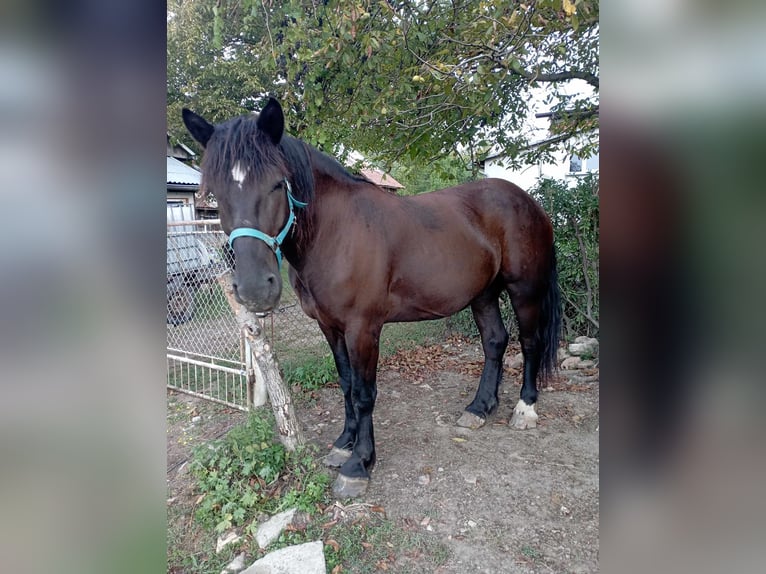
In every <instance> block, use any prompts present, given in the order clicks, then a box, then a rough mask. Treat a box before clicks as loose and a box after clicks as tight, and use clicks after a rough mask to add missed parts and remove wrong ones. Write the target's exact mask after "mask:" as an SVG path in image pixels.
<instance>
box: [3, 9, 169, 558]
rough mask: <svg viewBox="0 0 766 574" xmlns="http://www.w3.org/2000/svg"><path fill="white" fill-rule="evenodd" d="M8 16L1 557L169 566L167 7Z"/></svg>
mask: <svg viewBox="0 0 766 574" xmlns="http://www.w3.org/2000/svg"><path fill="white" fill-rule="evenodd" d="M2 13H3V18H2V22H1V23H0V29H1V30H2V34H0V38H2V40H0V121H2V129H1V130H0V197H1V198H2V201H1V202H0V206H2V209H3V224H2V225H0V238H2V241H0V264H2V274H0V325H2V331H0V337H1V338H2V341H0V343H1V344H0V364H2V366H3V372H2V378H1V379H0V380H1V381H2V383H0V385H2V386H1V388H2V400H0V437H1V438H0V460H2V463H0V469H1V470H0V506H1V507H2V508H3V511H2V513H0V514H1V515H2V518H0V564H2V565H3V570H4V571H7V572H35V571H41V572H42V571H47V572H50V571H54V572H64V573H66V572H78V573H84V572H161V571H164V565H165V508H164V504H165V484H164V468H165V445H164V440H165V439H164V437H165V431H164V423H165V417H164V412H165V397H164V394H165V392H164V385H163V383H162V381H163V373H164V368H165V363H164V358H163V347H164V320H163V317H164V314H165V311H164V307H165V304H164V302H163V299H164V295H163V294H162V293H163V292H164V289H162V286H161V281H162V279H161V277H162V274H163V273H164V271H163V270H164V258H165V255H164V249H163V248H162V245H163V242H164V223H163V218H164V216H163V215H162V213H163V211H164V210H163V208H162V204H163V203H164V196H165V191H164V187H165V184H164V181H163V179H162V178H163V177H164V175H163V173H164V168H163V163H164V162H163V158H162V147H163V146H164V145H165V142H164V140H165V135H164V131H165V121H164V120H165V118H164V113H165V56H164V54H165V47H164V44H165V19H166V15H165V10H164V4H162V3H159V4H158V3H155V2H147V1H139V2H94V1H78V2H44V3H21V2H10V3H7V4H5V5H4V6H3V10H2Z"/></svg>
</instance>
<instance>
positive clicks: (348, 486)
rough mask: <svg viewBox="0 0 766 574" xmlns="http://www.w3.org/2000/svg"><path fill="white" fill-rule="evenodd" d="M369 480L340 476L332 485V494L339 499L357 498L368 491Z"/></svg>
mask: <svg viewBox="0 0 766 574" xmlns="http://www.w3.org/2000/svg"><path fill="white" fill-rule="evenodd" d="M369 483H370V479H369V478H362V477H349V476H343V475H342V474H339V475H338V478H336V479H335V482H334V483H333V485H332V493H333V494H334V495H335V496H336V497H338V498H355V497H357V496H361V495H362V494H364V493H365V492H366V491H367V485H368V484H369Z"/></svg>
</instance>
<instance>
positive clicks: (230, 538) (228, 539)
mask: <svg viewBox="0 0 766 574" xmlns="http://www.w3.org/2000/svg"><path fill="white" fill-rule="evenodd" d="M239 541H240V536H239V534H237V531H236V530H229V531H228V532H226V533H224V534H221V535H220V536H219V537H218V540H217V541H216V543H215V553H216V554H220V553H221V550H223V549H224V547H226V546H228V545H229V544H233V543H234V542H239Z"/></svg>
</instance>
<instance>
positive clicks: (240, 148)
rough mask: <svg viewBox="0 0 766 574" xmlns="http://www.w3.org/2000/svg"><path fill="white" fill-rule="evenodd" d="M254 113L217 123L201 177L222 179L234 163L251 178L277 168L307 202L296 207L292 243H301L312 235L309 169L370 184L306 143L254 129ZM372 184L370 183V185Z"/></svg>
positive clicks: (297, 196)
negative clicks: (244, 168) (275, 137)
mask: <svg viewBox="0 0 766 574" xmlns="http://www.w3.org/2000/svg"><path fill="white" fill-rule="evenodd" d="M257 121H258V116H257V115H255V114H249V115H244V116H239V117H236V118H232V119H231V120H228V121H226V122H224V123H222V124H219V125H218V126H217V129H216V131H215V136H214V138H212V139H211V141H210V142H209V143H208V146H207V148H206V150H205V156H204V159H203V164H202V173H203V174H204V176H203V177H204V179H206V180H209V181H219V182H221V181H224V180H225V179H226V178H227V177H228V175H227V174H228V172H229V171H230V170H231V168H232V166H233V165H235V164H236V163H237V162H240V163H241V164H242V165H245V166H247V168H248V169H250V170H252V171H253V173H254V175H255V177H257V178H258V177H262V176H263V175H265V174H266V172H268V171H271V170H274V169H276V170H278V171H280V172H281V173H285V174H287V176H288V178H289V179H290V182H291V185H292V193H293V197H295V199H297V200H298V201H302V202H305V203H307V204H308V206H307V207H305V208H300V209H297V210H296V217H297V220H298V225H297V226H296V228H295V232H294V233H295V240H296V245H299V246H300V245H305V241H306V240H307V239H308V238H309V237H311V236H312V235H313V229H314V204H315V198H316V192H315V187H314V173H313V169H317V170H318V171H321V172H323V173H326V174H328V175H330V176H331V177H334V178H336V179H339V180H347V181H349V182H355V183H358V182H365V183H371V184H372V183H373V182H371V181H370V180H369V179H367V178H366V177H364V176H362V175H356V174H353V173H351V172H349V171H348V170H346V168H344V167H343V166H342V165H341V164H340V162H338V161H337V160H336V159H335V158H333V157H331V156H329V155H327V154H325V153H323V152H321V151H319V150H318V149H316V148H314V147H312V146H310V145H309V144H307V143H305V142H303V141H301V140H299V139H296V138H294V137H291V136H289V135H286V134H285V135H284V136H283V137H282V140H281V141H280V143H279V144H278V145H274V143H273V142H272V141H271V139H270V137H269V136H268V135H267V134H265V133H264V132H263V131H262V130H261V129H259V128H258V124H257ZM373 185H374V184H373Z"/></svg>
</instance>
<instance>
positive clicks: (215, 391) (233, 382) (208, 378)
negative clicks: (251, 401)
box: [167, 362, 247, 406]
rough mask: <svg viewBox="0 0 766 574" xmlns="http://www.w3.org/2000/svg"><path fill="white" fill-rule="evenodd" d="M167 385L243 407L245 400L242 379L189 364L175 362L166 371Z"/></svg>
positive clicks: (244, 385) (245, 392)
mask: <svg viewBox="0 0 766 574" xmlns="http://www.w3.org/2000/svg"><path fill="white" fill-rule="evenodd" d="M226 383H228V384H226ZM167 384H168V385H170V386H173V387H178V388H181V389H186V390H189V391H193V392H196V393H203V394H206V395H208V396H210V397H213V398H215V399H219V400H222V401H227V402H230V403H234V404H241V405H243V406H244V404H245V402H246V400H247V391H246V381H245V380H244V379H240V378H239V377H238V376H236V375H231V374H228V373H223V372H221V371H216V370H213V369H210V368H208V367H201V366H198V365H192V364H190V363H181V362H176V363H175V364H174V365H173V366H172V367H171V368H170V369H168V373H167Z"/></svg>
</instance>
